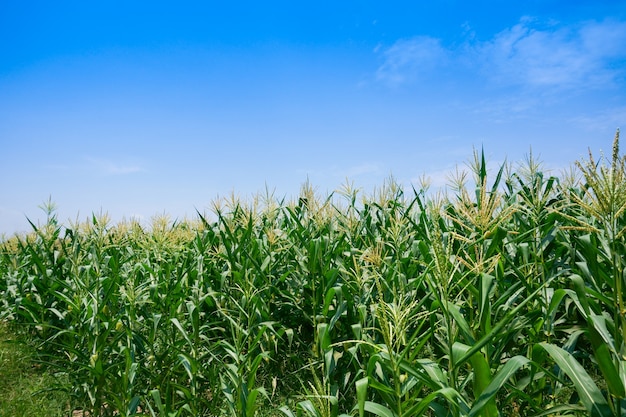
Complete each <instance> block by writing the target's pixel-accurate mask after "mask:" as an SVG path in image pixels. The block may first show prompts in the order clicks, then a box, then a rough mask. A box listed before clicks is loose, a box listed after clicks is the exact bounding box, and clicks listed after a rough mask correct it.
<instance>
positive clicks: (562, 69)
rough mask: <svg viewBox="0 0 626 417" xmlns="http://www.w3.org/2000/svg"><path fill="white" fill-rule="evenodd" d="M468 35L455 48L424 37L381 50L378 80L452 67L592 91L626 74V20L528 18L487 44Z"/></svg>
mask: <svg viewBox="0 0 626 417" xmlns="http://www.w3.org/2000/svg"><path fill="white" fill-rule="evenodd" d="M464 31H465V32H466V41H465V42H464V43H462V44H459V45H454V46H444V45H443V44H442V41H441V40H440V39H437V38H432V37H424V36H422V37H416V38H411V39H400V40H398V41H397V42H396V43H394V44H393V45H391V46H390V47H388V48H386V49H384V48H377V50H376V52H378V53H379V54H380V55H381V56H382V59H383V62H382V64H381V65H380V66H379V68H378V70H377V72H376V78H377V79H378V80H379V81H383V82H387V83H391V84H396V85H397V84H402V83H406V82H410V81H413V80H415V79H416V78H418V77H419V76H421V75H423V74H425V73H428V72H429V71H434V70H438V71H439V70H441V69H442V68H448V69H450V70H454V69H458V70H461V71H466V72H467V71H469V73H470V74H473V75H475V76H476V77H478V79H482V80H483V81H489V82H493V83H495V84H499V85H505V86H523V87H528V88H531V89H532V88H558V89H570V88H576V89H588V88H597V87H605V86H610V85H612V84H614V83H616V82H618V80H619V79H620V76H621V75H623V74H624V73H626V66H625V65H624V59H625V58H626V22H622V21H616V20H605V21H601V22H598V21H589V22H583V23H579V24H576V25H561V24H558V23H555V22H548V23H544V22H541V21H538V20H536V19H532V18H528V17H525V18H522V19H521V20H520V21H519V23H517V24H516V25H514V26H512V27H509V28H506V29H504V30H502V31H501V32H499V33H496V34H495V35H494V36H492V37H491V38H490V39H488V40H486V41H481V40H478V39H477V38H476V37H475V35H474V34H473V32H471V31H469V30H467V28H465V29H464Z"/></svg>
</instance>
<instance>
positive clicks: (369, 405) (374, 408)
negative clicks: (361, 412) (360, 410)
mask: <svg viewBox="0 0 626 417" xmlns="http://www.w3.org/2000/svg"><path fill="white" fill-rule="evenodd" d="M365 411H367V412H368V413H372V414H376V415H377V416H379V417H399V416H398V415H397V414H396V413H394V412H393V411H391V410H390V409H388V408H387V407H385V406H384V405H381V404H378V403H375V402H372V401H365Z"/></svg>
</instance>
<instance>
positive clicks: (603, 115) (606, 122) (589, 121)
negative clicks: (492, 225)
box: [572, 106, 626, 132]
mask: <svg viewBox="0 0 626 417" xmlns="http://www.w3.org/2000/svg"><path fill="white" fill-rule="evenodd" d="M572 122H573V123H575V124H576V125H577V126H581V127H582V128H584V129H586V130H589V131H592V132H597V131H602V130H604V129H607V128H608V129H616V128H620V127H621V128H623V129H625V128H626V106H621V107H615V108H608V109H604V110H603V111H600V112H597V113H594V114H587V115H584V116H579V117H576V118H574V119H573V120H572Z"/></svg>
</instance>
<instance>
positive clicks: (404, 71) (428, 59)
mask: <svg viewBox="0 0 626 417" xmlns="http://www.w3.org/2000/svg"><path fill="white" fill-rule="evenodd" d="M378 49H379V48H377V50H378ZM447 54H448V51H447V50H446V49H445V48H444V47H443V46H442V45H441V41H440V40H439V39H436V38H432V37H428V36H419V37H415V38H411V39H401V40H399V41H397V42H396V43H394V44H393V45H392V46H391V47H390V48H387V49H385V50H384V51H383V52H382V55H383V58H384V62H383V63H382V65H381V66H380V67H379V68H378V70H377V71H376V78H377V79H378V80H379V81H383V82H385V83H389V84H394V85H395V84H401V83H404V82H407V81H410V80H412V79H414V78H415V77H417V76H419V75H422V74H424V73H426V72H429V71H431V70H433V69H434V68H436V67H438V66H440V65H442V64H444V63H445V61H446V60H447Z"/></svg>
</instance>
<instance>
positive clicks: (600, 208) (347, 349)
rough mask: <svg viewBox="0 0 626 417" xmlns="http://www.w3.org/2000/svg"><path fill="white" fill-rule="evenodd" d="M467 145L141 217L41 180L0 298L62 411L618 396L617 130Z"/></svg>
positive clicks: (442, 410) (10, 249) (364, 411)
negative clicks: (325, 187) (418, 178)
mask: <svg viewBox="0 0 626 417" xmlns="http://www.w3.org/2000/svg"><path fill="white" fill-rule="evenodd" d="M469 167H470V170H469V174H468V175H467V177H468V178H466V176H465V175H464V174H462V173H461V174H459V175H458V176H457V177H455V178H453V179H452V180H451V186H450V189H449V191H448V192H447V193H445V194H444V193H434V192H432V193H430V192H427V191H426V190H425V189H419V190H418V189H411V190H410V191H409V192H407V191H406V190H404V189H402V187H400V186H399V185H398V184H397V183H396V182H394V181H393V180H389V181H388V182H387V183H385V184H384V185H383V186H382V187H381V188H380V189H379V190H377V191H375V192H373V193H372V194H371V195H362V194H361V192H360V191H358V190H356V189H353V188H352V187H351V186H349V185H346V186H344V187H343V188H341V189H340V190H338V191H336V192H335V193H333V194H331V195H330V196H328V197H325V198H321V197H320V196H318V195H316V192H315V190H314V189H313V188H312V187H311V186H310V185H309V184H305V185H304V186H303V187H302V191H301V193H300V196H299V198H297V199H296V200H295V201H285V200H278V199H276V198H274V197H273V196H271V195H266V196H260V197H257V198H255V199H252V200H251V201H249V202H245V201H241V200H238V199H236V198H232V199H227V200H219V201H217V202H215V203H214V206H213V207H212V212H211V214H210V215H205V214H200V213H198V216H197V218H196V219H194V220H191V221H181V222H171V221H169V220H168V219H167V218H166V217H160V218H155V219H154V220H153V222H152V224H151V225H150V226H142V225H141V224H139V223H137V222H132V221H129V222H120V223H118V224H110V222H109V221H108V220H107V217H106V215H99V216H97V215H94V216H93V217H92V218H91V219H90V221H88V222H82V223H80V222H77V223H75V224H60V223H59V221H58V218H57V215H56V211H55V208H54V204H53V203H52V202H50V201H49V202H48V203H46V204H45V205H44V206H43V208H44V209H45V210H46V212H47V222H46V223H45V224H43V225H35V224H32V227H33V231H32V232H31V233H29V234H26V235H21V236H13V237H9V238H5V239H4V240H3V241H2V243H1V249H0V274H1V279H0V315H1V316H0V317H1V318H2V319H3V320H5V321H7V322H8V323H9V325H10V326H11V329H12V331H14V332H15V333H16V334H19V335H22V336H23V337H25V338H28V340H32V341H33V343H35V344H36V347H37V352H38V358H39V360H40V361H41V363H42V364H43V365H44V366H46V367H48V368H49V369H52V370H54V372H56V373H58V374H59V375H62V376H63V378H61V379H60V381H63V382H59V384H58V386H55V387H51V389H58V390H63V391H65V392H67V393H68V396H69V398H70V399H71V403H70V404H69V405H68V411H67V412H68V415H72V412H74V413H76V410H80V411H82V413H83V414H84V415H86V416H87V415H89V416H113V415H116V416H139V415H141V416H162V417H166V416H168V417H174V416H233V417H248V416H255V415H284V416H288V417H295V416H308V417H314V416H315V417H331V416H365V415H367V416H370V415H375V416H379V417H415V416H421V415H424V416H450V417H460V416H470V417H471V416H485V417H491V416H500V415H503V416H565V415H573V416H589V415H591V416H626V393H625V386H626V304H625V303H626V300H625V297H624V290H623V287H624V286H625V285H626V278H625V267H626V260H625V258H624V255H626V246H625V244H626V238H625V234H626V215H625V212H626V159H625V158H624V157H622V156H620V154H619V131H618V132H617V134H616V137H615V141H614V146H613V152H612V155H611V156H610V158H604V157H602V158H600V159H599V160H598V161H596V160H595V159H594V156H593V155H592V154H591V153H590V154H589V157H588V158H586V159H584V160H581V161H578V162H576V163H575V164H574V165H573V166H572V169H571V171H570V172H569V173H568V174H561V175H560V176H558V177H557V176H549V175H547V174H545V173H544V172H543V171H542V168H541V164H540V163H538V162H537V161H536V160H534V159H533V157H532V156H529V157H528V158H527V161H526V162H525V163H524V164H522V165H519V166H514V167H511V166H509V165H507V164H505V165H503V166H501V167H497V168H496V169H494V170H491V169H488V167H487V164H486V162H485V157H484V154H483V153H481V152H476V153H475V155H474V158H473V160H472V161H471V163H470V164H469Z"/></svg>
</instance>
